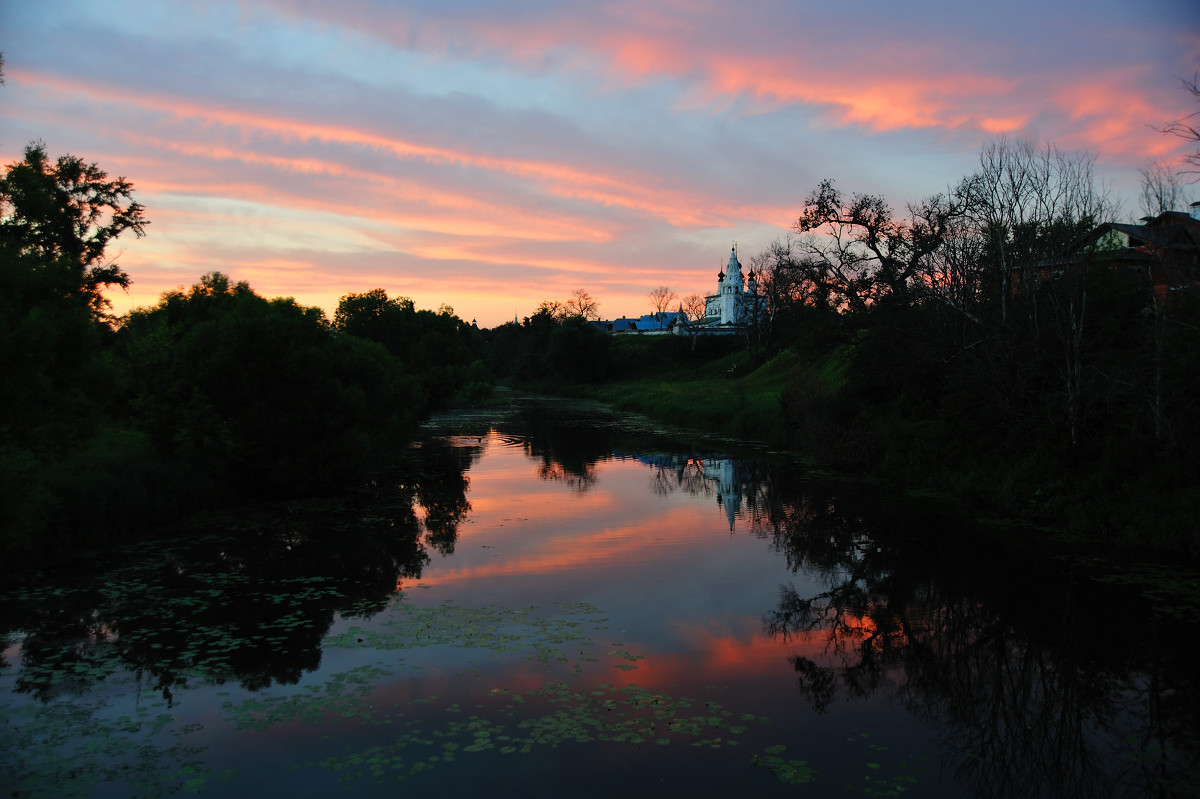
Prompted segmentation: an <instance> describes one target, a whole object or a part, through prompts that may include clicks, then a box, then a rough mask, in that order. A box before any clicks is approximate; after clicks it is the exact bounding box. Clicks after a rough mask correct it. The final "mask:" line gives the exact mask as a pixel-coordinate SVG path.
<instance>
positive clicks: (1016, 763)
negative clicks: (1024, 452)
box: [641, 455, 1200, 797]
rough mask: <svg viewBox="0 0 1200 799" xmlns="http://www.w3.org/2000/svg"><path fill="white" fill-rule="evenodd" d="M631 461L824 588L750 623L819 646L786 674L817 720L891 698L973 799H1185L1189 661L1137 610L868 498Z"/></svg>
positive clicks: (706, 468) (1192, 703) (657, 486)
mask: <svg viewBox="0 0 1200 799" xmlns="http://www.w3.org/2000/svg"><path fill="white" fill-rule="evenodd" d="M641 460H642V461H643V462H645V463H647V464H648V465H649V466H651V467H652V469H653V475H652V478H651V487H652V490H654V491H656V492H658V493H661V494H668V493H670V492H672V491H680V490H682V491H686V492H688V493H691V494H695V495H698V496H709V497H715V498H716V500H717V504H718V505H720V506H721V507H722V510H723V511H724V512H726V513H727V515H728V516H729V520H730V524H731V526H732V525H733V522H734V516H735V513H734V512H731V511H736V515H737V518H738V519H741V520H743V523H744V524H745V525H746V526H747V527H748V528H749V529H750V531H751V532H752V533H753V534H755V535H757V536H759V537H760V538H763V539H765V540H767V541H768V542H769V543H770V546H771V548H772V549H774V550H776V551H778V552H780V553H781V554H783V555H784V557H785V559H786V562H787V567H788V569H789V571H792V572H798V571H800V570H801V569H804V570H805V571H806V572H809V573H811V574H815V575H817V576H819V577H821V578H822V579H823V581H824V583H825V590H823V591H820V592H819V593H817V594H816V595H814V596H802V595H801V594H800V593H799V592H798V591H797V590H796V588H795V587H794V586H791V585H788V586H784V587H783V588H782V589H781V593H780V600H779V604H778V606H777V607H776V608H775V609H774V610H772V611H771V612H770V613H769V614H767V616H766V618H765V624H766V629H767V631H768V632H769V633H770V634H771V635H774V636H777V637H780V638H784V639H787V638H790V637H792V636H800V637H804V638H806V639H808V640H812V639H813V638H814V637H816V638H817V639H818V640H821V639H823V640H824V642H825V651H824V654H823V655H822V656H821V657H820V658H818V659H810V658H806V657H802V656H796V657H794V658H793V659H792V664H793V666H794V667H795V670H796V673H797V678H798V685H799V687H800V690H801V692H802V693H803V694H804V695H805V696H806V697H807V698H808V700H809V702H810V703H811V705H812V707H813V708H814V710H815V711H816V712H818V713H823V712H826V711H827V710H828V709H829V707H830V706H831V705H832V703H833V702H834V701H835V699H837V698H838V697H847V698H861V697H867V696H870V695H873V694H877V693H878V692H880V691H886V692H888V693H889V694H891V695H894V696H895V697H897V698H898V699H899V700H900V701H902V702H903V703H904V704H905V705H906V706H907V707H908V708H909V710H910V711H911V712H912V713H913V714H914V715H916V716H918V717H920V718H924V719H926V720H927V721H929V722H930V723H931V724H932V725H934V726H935V727H936V728H938V729H939V730H940V733H939V738H940V742H941V746H942V748H943V751H944V752H945V754H946V761H945V762H946V764H947V765H948V766H949V767H951V768H952V769H954V770H955V771H956V772H957V775H958V777H959V778H960V780H961V782H962V783H963V784H965V785H969V786H970V787H971V789H972V790H973V792H974V793H975V794H976V795H978V796H1012V797H1016V796H1020V797H1025V796H1043V795H1047V796H1109V795H1114V794H1115V795H1137V796H1141V795H1150V796H1154V795H1174V794H1173V792H1177V791H1180V790H1182V791H1183V792H1186V791H1188V790H1191V791H1193V792H1194V791H1195V790H1196V789H1195V787H1189V786H1188V785H1187V784H1185V781H1186V780H1187V778H1188V777H1189V776H1190V775H1191V774H1192V773H1194V772H1195V771H1196V769H1197V767H1200V761H1198V758H1197V750H1198V741H1197V735H1196V732H1195V727H1196V722H1197V715H1198V714H1197V704H1198V702H1197V699H1198V697H1197V690H1196V681H1195V677H1194V676H1193V675H1192V673H1191V671H1189V670H1188V667H1189V664H1190V662H1191V661H1190V660H1187V659H1185V658H1184V656H1183V654H1182V653H1181V652H1180V650H1179V647H1178V645H1177V643H1176V642H1175V641H1173V640H1168V639H1167V638H1166V637H1165V635H1164V632H1165V631H1164V630H1162V629H1161V622H1157V621H1155V620H1153V619H1148V618H1147V614H1145V613H1144V611H1143V610H1142V609H1139V608H1138V607H1135V606H1134V605H1133V604H1131V603H1126V604H1123V605H1122V604H1115V603H1114V600H1112V599H1111V598H1105V597H1106V596H1108V595H1107V594H1105V593H1102V592H1101V591H1099V590H1095V589H1092V590H1089V587H1088V586H1089V584H1087V583H1080V584H1074V583H1075V582H1076V581H1074V580H1073V578H1072V575H1071V574H1070V573H1068V572H1067V571H1066V570H1065V569H1063V568H1055V567H1054V566H1053V565H1052V564H1050V563H1049V562H1048V559H1047V558H1046V557H1045V556H1044V555H1041V554H1040V553H1039V556H1038V557H1036V558H1028V559H1022V558H1020V557H1019V556H1013V555H1005V554H1004V553H1003V552H1000V551H993V550H995V548H994V547H992V548H989V547H987V546H985V545H984V544H982V543H980V542H979V541H978V536H979V533H978V531H972V530H969V529H967V528H966V526H965V525H964V524H963V523H962V522H960V521H957V520H950V519H946V518H944V517H939V516H936V515H931V514H930V513H929V511H928V509H918V508H914V507H907V506H905V503H904V502H903V501H900V500H898V499H897V498H895V497H889V496H887V495H886V494H885V493H884V492H882V491H881V490H879V489H878V488H876V487H872V486H869V485H856V484H844V483H842V484H835V483H832V482H827V481H821V480H814V479H807V478H805V477H804V473H803V471H801V470H798V469H796V468H794V467H787V466H782V465H778V464H769V463H755V462H748V461H738V460H728V459H722V458H713V457H707V458H701V457H695V456H668V455H659V456H653V457H642V458H641ZM1033 564H1042V565H1038V566H1035V565H1033ZM818 660H819V661H820V662H818Z"/></svg>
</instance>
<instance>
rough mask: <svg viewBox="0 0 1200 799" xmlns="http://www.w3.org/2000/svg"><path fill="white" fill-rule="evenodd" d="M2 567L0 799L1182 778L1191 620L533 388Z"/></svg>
mask: <svg viewBox="0 0 1200 799" xmlns="http://www.w3.org/2000/svg"><path fill="white" fill-rule="evenodd" d="M427 432H428V436H427V437H426V438H424V439H423V440H422V441H421V442H419V443H418V444H417V445H414V447H413V448H412V449H411V450H410V451H408V452H406V453H402V455H401V456H400V457H398V460H399V461H400V463H399V465H398V466H397V469H396V471H395V472H394V473H393V474H390V475H388V476H386V477H382V478H381V479H380V480H379V481H378V483H377V484H375V485H373V486H369V487H366V488H364V489H363V490H362V491H359V492H355V493H353V494H351V495H347V496H344V497H337V498H332V499H325V500H320V501H316V500H310V501H306V502H300V503H281V504H277V505H272V506H267V507H261V508H256V509H254V510H252V511H246V512H244V513H241V514H238V515H237V516H229V515H221V516H214V517H212V518H210V519H207V520H205V521H193V522H191V523H189V524H187V525H185V526H182V527H181V528H180V529H176V530H174V531H172V533H171V535H170V536H168V537H165V538H163V539H162V540H158V541H154V542H150V543H145V544H141V545H138V546H133V547H128V548H124V549H122V550H120V551H119V552H116V553H114V554H113V555H112V556H111V557H107V558H103V559H95V560H94V561H91V562H89V563H88V564H87V565H86V568H81V567H79V565H78V564H77V565H76V568H73V569H70V570H67V569H59V570H57V571H55V572H53V573H49V574H45V575H36V576H31V577H30V579H28V580H24V581H19V582H18V583H17V584H12V585H8V586H5V587H0V635H2V636H3V637H0V647H2V649H0V719H2V721H0V790H2V791H3V793H4V795H6V796H20V797H26V796H47V797H50V796H53V797H72V796H80V797H117V796H121V797H123V796H130V795H137V796H166V795H176V794H178V795H189V794H202V795H212V796H223V797H261V796H270V795H287V796H292V797H306V796H314V797H315V796H339V795H344V794H347V793H348V794H349V795H353V796H395V795H398V794H401V793H405V794H408V793H411V794H436V795H438V796H442V797H446V796H481V795H487V796H490V797H505V796H514V797H516V796H520V797H527V796H573V797H586V796H595V797H613V796H632V797H637V796H694V797H708V796H713V797H716V796H722V797H727V796H734V795H738V796H795V795H807V796H846V795H856V796H858V795H867V796H900V795H904V796H946V797H950V796H989V797H991V796H997V797H999V796H1012V797H1029V796H1089V797H1093V796H1094V797H1101V796H1155V795H1163V796H1170V795H1188V794H1189V793H1190V794H1193V795H1194V793H1195V792H1196V790H1197V786H1196V785H1195V784H1194V783H1193V782H1192V781H1191V780H1192V779H1193V778H1194V775H1195V774H1196V773H1198V772H1197V767H1198V765H1200V760H1198V757H1197V751H1198V749H1200V746H1198V742H1197V733H1196V730H1197V729H1198V724H1197V721H1198V720H1197V704H1198V703H1197V690H1196V675H1195V671H1196V670H1195V660H1194V657H1193V656H1190V655H1189V654H1186V653H1187V652H1188V646H1187V643H1186V642H1184V641H1181V640H1180V635H1179V633H1180V631H1181V630H1195V629H1196V628H1195V625H1194V623H1193V622H1192V620H1189V619H1180V618H1179V617H1178V615H1177V614H1175V613H1173V610H1172V608H1170V607H1164V603H1161V602H1159V603H1156V602H1155V601H1153V597H1151V598H1150V599H1147V598H1146V596H1145V594H1146V592H1145V591H1138V590H1132V589H1130V588H1129V587H1127V586H1122V585H1119V584H1113V581H1109V582H1100V581H1097V580H1095V579H1091V578H1089V577H1086V576H1081V575H1082V573H1081V571H1080V570H1079V568H1078V566H1077V565H1076V564H1073V563H1071V562H1068V561H1063V560H1061V559H1056V558H1049V557H1040V556H1034V555H1031V552H1032V551H1035V550H1036V547H1035V545H1034V544H1031V543H1028V542H1026V543H1014V540H1015V539H1014V537H1013V536H1011V535H999V534H996V531H995V529H994V528H991V527H989V526H988V525H983V524H980V523H968V522H967V521H964V520H963V519H962V518H960V516H961V514H952V513H949V512H947V511H945V510H944V509H942V508H941V506H939V505H938V504H937V503H935V502H933V501H932V500H928V499H926V500H921V499H916V498H913V497H905V496H903V495H898V494H896V493H895V492H891V491H889V490H887V489H886V487H883V486H880V485H877V484H874V483H871V482H866V481H855V480H847V479H841V478H835V477H832V476H828V475H820V474H817V473H814V472H813V471H812V470H811V469H809V468H807V467H806V466H805V465H804V464H803V463H800V462H797V461H796V460H794V459H790V458H786V457H783V456H779V455H771V454H769V453H765V452H763V451H761V450H758V449H754V448H752V447H749V446H746V445H739V444H737V443H735V442H713V441H707V440H700V439H697V438H694V437H688V436H681V435H679V434H677V433H676V434H668V433H666V432H664V431H649V430H646V429H643V428H641V427H639V426H637V425H634V424H630V423H628V422H627V421H624V420H622V419H620V418H618V417H614V416H611V415H608V414H605V413H602V412H600V411H598V410H597V409H595V408H584V409H583V410H581V409H580V408H579V407H578V406H576V405H573V404H571V403H564V402H556V401H549V400H544V401H538V402H519V403H517V404H515V405H514V406H513V408H512V409H510V410H509V411H508V412H506V413H503V414H498V415H491V416H482V415H475V416H470V415H465V416H464V415H459V416H455V417H446V418H441V419H438V420H435V422H434V423H433V424H431V425H430V427H429V429H428V431H427Z"/></svg>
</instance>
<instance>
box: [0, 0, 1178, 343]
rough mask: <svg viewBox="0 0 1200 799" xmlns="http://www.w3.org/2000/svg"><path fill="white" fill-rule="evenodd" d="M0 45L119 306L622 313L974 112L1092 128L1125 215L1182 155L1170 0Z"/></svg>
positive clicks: (143, 35) (104, 36)
mask: <svg viewBox="0 0 1200 799" xmlns="http://www.w3.org/2000/svg"><path fill="white" fill-rule="evenodd" d="M0 52H2V53H3V54H4V58H5V82H6V85H5V86H3V87H0V109H2V111H0V161H2V162H3V163H5V164H8V163H11V162H13V161H15V160H19V158H20V157H21V151H22V149H23V148H24V146H25V145H26V144H27V143H28V142H30V141H32V140H35V139H40V140H42V141H44V142H45V143H46V146H47V148H48V150H49V151H50V153H51V154H52V155H59V154H62V153H68V152H69V153H73V154H75V155H78V156H80V157H82V158H84V159H86V160H88V161H96V162H99V164H100V165H101V167H103V168H104V169H106V170H107V171H108V172H109V174H110V175H112V176H116V175H121V176H124V177H126V178H128V179H129V180H130V181H132V182H133V184H134V186H135V187H136V198H137V199H138V200H139V201H140V202H142V203H143V204H144V205H145V206H146V208H147V216H148V218H149V219H150V220H151V225H150V226H149V227H148V229H147V233H148V235H147V237H146V238H144V239H140V240H136V239H133V238H123V239H121V240H119V241H118V248H119V249H120V250H123V253H122V254H121V256H120V261H119V262H120V263H121V265H122V266H123V267H124V268H125V269H126V271H128V272H129V274H130V276H131V278H132V280H133V285H132V287H131V288H130V291H129V293H128V294H127V295H126V294H122V293H121V292H120V291H115V292H112V293H111V294H110V298H111V299H112V301H113V304H114V308H115V310H117V311H118V312H123V311H125V310H128V309H129V308H131V307H135V306H140V305H148V304H153V303H154V302H155V301H156V300H157V297H158V296H159V294H161V293H162V292H163V291H166V290H169V289H171V288H174V287H176V286H181V285H190V284H191V283H193V282H195V281H196V280H197V279H198V278H199V277H200V275H202V274H204V273H205V272H210V271H215V270H219V271H223V272H225V273H227V274H229V275H230V276H231V277H233V278H234V279H236V280H246V281H248V282H249V283H250V284H251V285H252V286H253V287H254V288H255V290H257V291H258V292H259V293H260V294H263V295H266V296H272V297H273V296H279V295H286V296H293V297H295V298H296V299H297V300H298V301H300V302H301V303H304V304H307V305H319V306H321V307H323V308H325V309H326V310H327V311H332V309H333V308H334V307H335V306H336V304H337V300H338V297H340V296H341V295H343V294H346V293H349V292H361V291H366V290H368V289H371V288H375V287H382V288H384V289H386V290H387V291H388V292H389V294H391V295H393V296H397V295H403V296H408V297H411V298H412V299H413V300H414V301H415V302H416V304H417V306H418V307H423V308H437V307H438V306H439V305H441V304H443V303H447V304H449V305H451V306H453V307H454V309H455V311H456V312H457V313H458V314H459V315H460V316H461V317H463V318H465V319H467V320H471V319H475V320H477V321H478V324H479V325H480V326H481V327H490V326H494V325H497V324H500V323H503V322H505V321H511V320H512V319H513V318H514V316H519V317H525V316H528V315H529V314H530V313H532V312H533V310H534V309H535V308H536V306H537V304H538V302H539V301H541V300H544V299H565V298H567V297H568V296H569V295H570V293H571V291H572V290H573V289H577V288H583V289H586V290H587V291H589V292H590V293H591V294H592V295H593V296H594V297H595V298H596V299H597V300H598V301H599V302H600V314H601V316H603V317H605V318H612V317H616V316H621V315H640V314H643V313H647V312H649V311H650V310H651V308H650V302H649V300H648V299H647V296H646V295H647V292H649V291H650V290H651V289H652V288H654V287H656V286H661V285H666V286H669V287H670V288H671V289H673V290H674V291H676V292H677V293H679V294H680V295H685V294H689V293H692V292H697V293H700V294H706V293H710V292H712V291H713V290H714V288H715V281H716V273H717V271H718V268H719V267H720V266H721V265H723V264H724V262H725V260H726V259H727V258H728V254H729V248H730V245H731V243H732V242H734V241H736V242H737V243H738V248H739V253H741V255H742V260H743V261H747V260H748V257H749V256H750V255H752V254H753V253H756V252H759V251H761V250H762V249H764V248H765V247H766V246H767V245H768V244H769V242H770V241H771V240H772V239H774V238H778V237H780V236H782V235H784V234H785V233H786V232H787V230H788V227H789V224H790V223H791V221H793V220H794V219H795V218H796V217H797V216H798V214H799V212H800V210H801V207H802V205H803V201H804V198H805V196H806V195H807V194H808V193H809V192H810V191H811V189H812V188H813V187H814V186H815V185H816V184H817V183H818V182H819V181H820V180H821V179H823V178H826V177H830V178H834V179H835V180H837V182H838V185H839V186H840V187H841V188H843V189H844V190H847V191H850V192H855V191H860V192H871V193H881V194H884V195H885V196H886V197H887V198H888V199H889V200H890V201H891V203H892V205H893V207H901V208H902V207H903V205H904V203H905V202H907V201H909V200H915V199H918V198H920V197H922V196H925V195H928V194H931V193H934V192H937V191H940V190H944V189H945V188H946V187H947V185H949V184H952V183H954V182H956V181H957V180H958V179H959V178H960V177H962V176H963V175H965V174H967V173H968V172H970V171H971V170H972V169H973V167H974V166H975V164H976V163H977V159H978V153H979V149H980V147H981V146H982V145H983V144H984V143H985V142H987V141H989V140H991V139H992V138H993V137H995V136H997V135H999V134H1007V135H1009V136H1012V137H1021V136H1028V137H1032V138H1034V139H1036V140H1037V141H1039V142H1042V143H1046V142H1050V143H1053V144H1055V145H1057V146H1059V147H1060V148H1062V149H1065V150H1078V149H1087V150H1090V151H1093V152H1095V153H1096V154H1097V156H1098V158H1099V161H1098V166H1099V170H1100V172H1101V174H1102V175H1103V176H1104V177H1105V178H1106V179H1107V180H1108V181H1109V183H1110V184H1111V186H1112V188H1113V190H1114V192H1116V193H1117V194H1118V195H1120V196H1122V197H1123V198H1124V209H1125V216H1126V217H1127V218H1136V217H1138V216H1140V215H1141V213H1140V208H1139V206H1138V203H1137V200H1136V197H1135V193H1136V190H1137V185H1138V170H1139V169H1140V168H1143V167H1146V166H1148V165H1149V164H1150V163H1151V162H1153V161H1155V160H1159V159H1171V158H1176V157H1178V156H1179V155H1181V154H1183V153H1185V152H1189V151H1190V152H1194V151H1195V149H1196V144H1195V143H1194V142H1193V143H1192V144H1191V145H1188V143H1186V142H1184V141H1182V140H1180V139H1176V138H1172V137H1169V136H1165V135H1163V134H1161V133H1158V132H1157V131H1156V130H1154V128H1153V127H1152V126H1155V125H1158V126H1161V125H1162V124H1163V123H1165V122H1167V121H1170V120H1172V119H1177V118H1179V117H1182V116H1184V115H1186V114H1190V113H1192V112H1194V111H1197V110H1200V107H1198V106H1197V104H1196V102H1195V100H1194V98H1192V97H1190V96H1189V95H1188V94H1186V93H1185V92H1184V91H1183V90H1182V89H1181V87H1180V80H1181V79H1188V80H1191V79H1192V77H1193V76H1194V75H1195V74H1196V72H1197V70H1200V4H1197V3H1196V2H1195V0H1145V1H1144V2H1138V3H1135V2H1130V1H1129V0H1123V1H1122V2H1114V1H1113V0H1094V1H1093V2H1088V3H1084V2H1078V1H1077V0H1069V1H1067V2H1049V3H1047V2H1044V1H1041V2H1036V3H1035V2H1028V0H1016V1H1015V2H1003V3H986V4H980V3H964V2H957V3H945V2H922V1H921V0H913V1H912V2H908V3H896V2H846V3H807V2H796V1H795V0H742V1H741V2H732V0H717V1H713V2H706V1H705V0H668V1H666V2H654V1H653V0H618V1H617V2H605V1H602V0H597V2H587V3H583V2H580V3H566V2H552V1H548V0H510V1H509V2H505V3H498V2H494V1H491V2H483V1H482V0H420V1H418V2H401V1H397V2H381V1H380V0H342V1H341V2H338V3H333V2H317V1H316V0H309V1H307V2H306V1H305V0H242V1H240V2H239V1H238V0H210V1H208V2H202V3H196V2H187V3H185V2H170V1H168V0H146V1H145V2H136V1H132V0H126V1H121V0H89V1H88V2H73V1H72V0H45V2H36V3H35V2H19V0H0ZM1192 195H1193V196H1192V199H1200V187H1193V191H1192Z"/></svg>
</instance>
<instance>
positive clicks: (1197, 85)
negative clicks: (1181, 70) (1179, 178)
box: [1158, 73, 1200, 175]
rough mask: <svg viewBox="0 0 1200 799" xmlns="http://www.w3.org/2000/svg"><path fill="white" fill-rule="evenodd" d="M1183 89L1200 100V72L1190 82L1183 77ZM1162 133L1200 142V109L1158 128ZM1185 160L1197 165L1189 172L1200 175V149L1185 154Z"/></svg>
mask: <svg viewBox="0 0 1200 799" xmlns="http://www.w3.org/2000/svg"><path fill="white" fill-rule="evenodd" d="M1180 83H1182V84H1183V90H1184V91H1185V92H1187V93H1188V94H1190V95H1192V97H1194V98H1196V100H1197V101H1200V73H1197V74H1196V75H1194V76H1192V79H1191V81H1190V82H1189V81H1188V80H1187V79H1186V78H1185V79H1182V80H1181V81H1180ZM1158 130H1159V131H1160V132H1161V133H1170V134H1171V135H1173V136H1178V137H1179V138H1181V139H1186V140H1188V141H1194V142H1200V111H1193V112H1192V113H1190V114H1188V115H1187V116H1184V117H1180V118H1179V119H1176V120H1174V121H1172V122H1168V123H1167V124H1165V125H1163V126H1162V127H1161V128H1159V129H1158ZM1183 160H1184V161H1185V162H1186V163H1188V164H1190V165H1191V166H1193V167H1195V169H1189V170H1186V173H1187V174H1190V175H1200V149H1197V150H1196V152H1194V153H1190V154H1189V155H1185V156H1184V157H1183Z"/></svg>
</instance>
